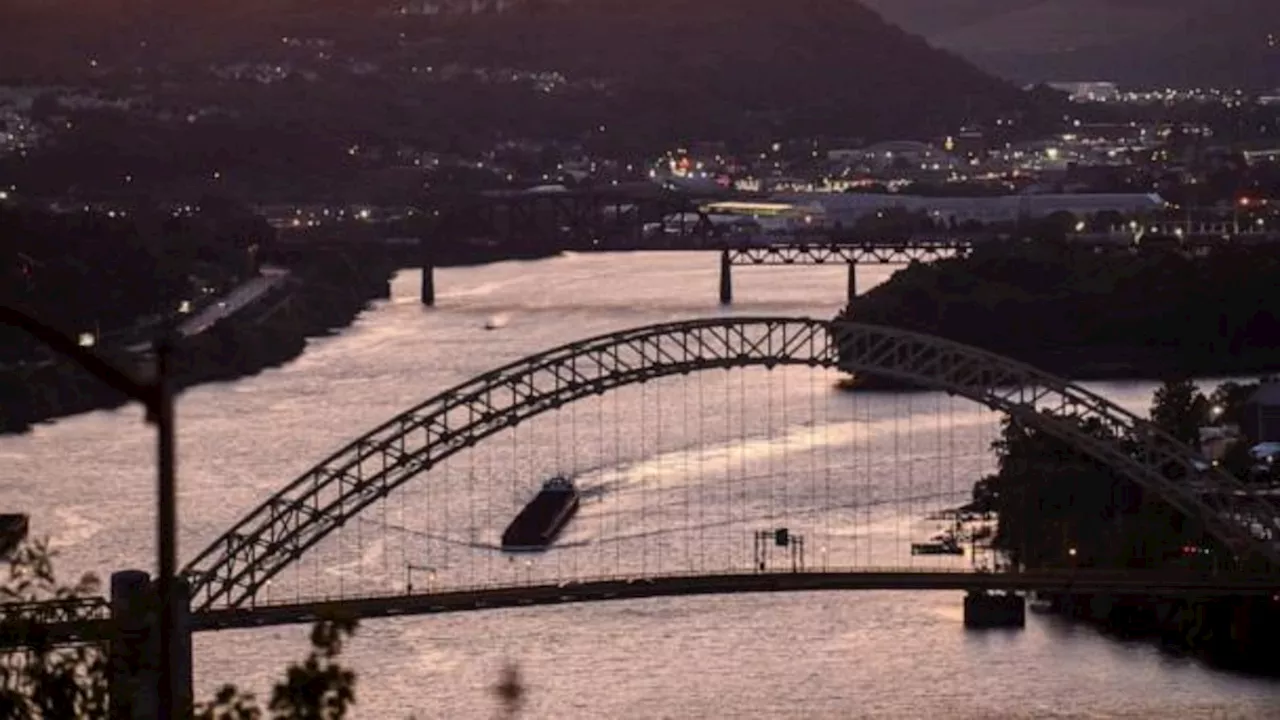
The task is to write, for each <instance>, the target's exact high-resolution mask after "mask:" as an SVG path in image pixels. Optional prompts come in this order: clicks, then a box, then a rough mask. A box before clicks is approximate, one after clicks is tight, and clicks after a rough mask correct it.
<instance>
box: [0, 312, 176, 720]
mask: <svg viewBox="0 0 1280 720" xmlns="http://www.w3.org/2000/svg"><path fill="white" fill-rule="evenodd" d="M0 323H3V324H5V325H9V326H12V327H16V328H18V329H20V330H22V331H24V332H26V333H27V334H28V335H30V336H32V337H34V338H35V339H36V340H39V341H40V342H42V343H44V345H46V346H47V347H48V348H49V349H51V350H53V351H54V352H57V353H58V354H60V355H63V356H65V357H67V358H70V359H71V360H73V361H75V363H76V364H77V365H79V366H80V367H82V368H84V369H85V370H87V371H88V372H90V373H91V374H92V375H93V376H94V377H96V378H98V379H99V380H101V381H102V382H103V383H105V384H106V385H108V386H110V387H112V388H114V389H116V390H119V391H120V392H122V393H124V394H126V395H128V396H129V397H131V398H133V399H134V400H137V401H138V402H140V403H142V404H143V406H145V407H146V409H147V422H149V423H151V424H153V425H155V426H156V432H157V463H156V464H157V485H158V496H159V497H158V502H157V504H158V508H157V510H158V517H157V518H156V535H157V538H156V545H157V562H156V565H157V573H158V574H159V578H158V580H157V585H158V586H159V589H158V595H159V598H160V622H159V626H160V632H159V635H160V637H159V640H160V643H159V644H160V668H159V670H160V672H159V683H160V687H159V691H160V692H159V697H160V717H162V718H175V719H176V718H179V717H183V716H184V715H185V712H184V711H183V710H182V708H179V707H178V700H179V698H181V697H182V693H181V692H179V690H178V688H177V686H176V680H177V678H178V674H177V673H175V672H174V660H175V659H176V654H175V648H174V640H175V639H176V635H177V632H176V631H177V628H176V625H177V622H176V620H177V609H178V608H177V603H176V602H174V589H175V588H174V580H175V577H176V574H177V555H178V540H177V514H178V513H177V493H176V487H175V480H174V478H175V475H176V460H175V453H174V413H173V388H172V385H171V383H170V381H169V377H168V376H169V371H170V363H171V361H172V354H173V343H172V342H171V341H170V340H169V339H168V338H167V337H164V338H162V339H161V340H159V341H158V342H157V343H156V377H155V379H154V380H153V381H152V382H150V383H146V382H143V381H141V380H138V379H137V378H134V377H132V376H131V375H130V374H129V373H126V372H125V371H124V370H121V369H120V368H117V367H116V366H114V365H112V364H111V363H109V362H107V361H106V360H104V359H103V358H101V357H99V356H98V355H97V354H96V353H94V352H93V351H92V350H91V349H89V348H88V347H82V346H81V344H80V343H79V342H77V341H76V340H75V339H73V338H71V337H70V336H68V335H66V334H64V333H62V332H59V331H58V330H56V329H54V328H52V327H50V326H48V325H46V324H44V323H43V322H41V321H39V320H37V319H36V318H35V316H34V315H32V314H31V313H28V312H25V311H23V310H21V309H19V308H16V307H13V306H11V305H0Z"/></svg>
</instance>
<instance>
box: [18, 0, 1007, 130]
mask: <svg viewBox="0 0 1280 720" xmlns="http://www.w3.org/2000/svg"><path fill="white" fill-rule="evenodd" d="M24 2H26V3H27V5H26V10H25V11H24V12H22V13H17V14H14V15H12V16H11V20H13V22H11V23H9V24H8V25H7V27H6V28H5V29H0V67H4V68H5V69H6V71H7V72H8V73H9V74H10V75H13V76H17V77H18V78H19V79H24V80H26V79H27V78H26V77H23V75H24V72H26V73H28V74H31V73H34V74H35V75H37V76H39V77H40V78H41V79H48V78H49V77H55V76H56V77H57V78H59V79H66V78H68V77H70V78H72V79H74V78H76V77H77V76H80V77H92V76H94V72H91V71H90V70H88V69H87V68H89V63H87V62H86V58H93V59H95V60H96V61H97V65H95V67H112V68H115V70H116V72H117V75H118V76H120V77H123V76H124V75H125V68H127V67H130V66H142V67H144V68H145V67H158V66H160V65H164V66H166V67H168V68H171V69H172V68H175V67H180V68H186V70H185V71H184V72H187V73H197V74H198V73H205V72H207V71H206V70H205V68H207V67H208V65H209V64H211V63H215V62H231V61H237V62H238V61H250V62H253V61H271V62H277V60H275V59H274V58H276V57H279V56H280V54H281V53H282V52H283V50H282V45H281V38H282V37H285V36H294V37H297V36H300V35H301V36H304V37H325V38H329V39H331V40H333V41H334V42H335V45H334V51H333V53H332V56H333V58H334V60H333V61H332V62H333V63H334V64H335V67H334V68H329V69H326V68H324V67H313V69H314V70H315V72H317V73H318V74H319V76H320V77H321V80H320V81H318V82H316V83H314V84H313V86H312V88H313V91H309V92H308V93H305V95H307V96H309V97H316V98H318V97H323V96H325V95H328V96H329V101H330V105H332V102H331V101H332V98H333V95H334V91H335V88H340V89H341V90H342V92H347V90H346V89H345V86H343V82H344V80H343V77H345V76H349V73H347V71H346V70H345V69H344V68H345V67H346V66H347V65H349V63H350V62H352V61H356V60H359V61H367V62H370V63H372V64H374V65H376V66H377V67H378V68H379V71H378V72H379V75H380V77H379V78H378V79H377V80H373V79H366V80H362V81H361V86H362V87H361V93H362V95H363V96H367V95H369V94H371V93H374V92H384V93H386V92H391V93H394V94H395V96H396V99H397V100H398V101H401V102H403V101H408V100H414V101H416V102H417V103H418V104H421V105H433V106H434V107H435V108H436V112H437V116H433V118H432V119H431V121H432V122H437V123H438V122H439V119H438V113H439V108H440V102H441V98H443V99H444V102H446V103H447V104H448V105H449V107H448V112H449V114H451V115H453V116H455V117H459V118H461V117H466V118H467V123H466V124H467V129H473V128H474V129H478V128H487V127H492V128H496V129H499V130H500V132H501V133H504V134H531V133H533V131H534V128H536V129H538V131H542V132H545V130H546V128H547V127H556V128H560V129H562V130H563V131H564V132H565V133H566V134H570V135H578V134H581V133H584V132H588V131H589V129H592V128H598V127H599V126H601V125H604V126H606V127H612V128H616V130H617V132H618V133H622V134H626V135H627V136H628V137H633V138H635V143H636V144H638V145H650V146H652V145H653V144H655V143H667V142H670V141H673V140H680V139H697V138H710V137H714V138H723V139H734V138H743V139H751V140H753V141H757V140H768V139H777V138H778V137H779V136H797V135H809V134H839V135H863V136H868V137H893V136H928V135H932V134H937V133H943V132H946V131H949V130H953V129H954V128H955V127H957V126H958V125H960V124H961V123H964V122H966V121H971V120H979V121H981V120H984V119H990V118H993V117H995V116H1000V115H1011V114H1022V113H1025V112H1028V111H1029V109H1030V108H1029V107H1028V101H1027V98H1026V97H1025V96H1024V95H1023V94H1022V93H1021V92H1020V91H1018V90H1017V89H1016V88H1015V87H1013V86H1012V85H1009V84H1006V83H1005V82H1003V81H998V80H996V79H994V78H992V77H990V76H988V75H987V74H985V73H983V72H982V71H980V70H978V69H977V68H976V67H974V66H973V65H971V64H970V63H968V62H967V61H964V60H961V59H959V58H958V57H956V56H953V55H951V54H948V53H945V52H941V51H938V50H935V49H933V48H931V47H930V46H929V45H927V44H926V43H925V42H924V41H923V40H922V39H920V38H919V37H916V36H913V35H910V34H908V33H906V32H903V31H901V30H899V29H898V28H896V27H894V26H892V25H889V24H888V23H886V22H885V21H884V20H882V19H881V18H880V17H879V16H878V15H877V14H876V13H874V12H872V11H870V10H868V9H867V8H865V7H864V6H862V5H861V4H858V3H854V2H849V0H790V1H789V2H785V3H783V2H777V1H776V0H736V1H735V2H706V0H647V1H646V2H638V1H637V0H523V1H522V2H518V3H514V4H513V5H511V6H510V7H507V8H506V9H505V11H503V12H497V11H493V10H490V11H486V12H482V13H478V14H446V15H421V14H417V15H415V14H407V15H402V14H399V13H398V11H397V7H399V6H398V5H397V4H388V3H379V2H359V1H358V0H275V1H274V2H263V3H252V2H250V1H249V0H232V1H231V2H227V3H221V4H218V5H216V6H215V5H213V4H211V3H210V2H196V3H190V4H164V3H159V2H155V1H154V0H95V1H94V2H90V3H88V4H86V5H83V6H78V7H80V8H81V9H80V10H79V13H80V14H79V19H78V20H77V22H75V23H66V22H65V20H63V19H62V17H64V16H65V12H66V8H65V4H66V3H67V2H69V0H44V2H40V1H39V0H24ZM418 5H419V6H420V5H421V3H419V4H418ZM58 8H62V10H60V11H59V10H58ZM91 29H92V30H91ZM55 48H56V49H55ZM310 62H312V64H313V66H314V61H310ZM444 66H454V67H456V66H462V67H464V68H481V69H489V70H498V69H501V68H514V69H520V70H536V71H556V72H559V73H561V74H562V75H563V76H565V77H567V78H568V80H569V84H570V85H572V86H574V87H575V88H577V89H576V90H574V91H573V92H563V93H558V94H555V93H538V94H534V95H533V96H532V97H530V96H529V95H528V94H527V93H524V94H522V92H521V90H520V89H519V88H511V89H508V90H501V91H498V90H491V89H487V90H485V91H484V92H483V95H484V97H483V98H482V99H479V98H478V95H477V93H475V92H473V91H472V90H471V89H469V88H463V87H462V86H461V85H457V86H451V87H450V88H449V89H448V91H447V92H446V91H445V90H442V89H441V88H440V86H438V85H437V86H434V87H432V88H424V89H422V90H421V94H419V91H418V89H417V87H418V85H413V84H407V83H419V84H420V83H421V82H422V81H421V79H420V78H408V77H405V76H406V75H409V74H410V69H411V68H418V67H444ZM96 72H97V74H98V75H101V74H102V71H96ZM415 72H416V71H415ZM344 73H346V75H344ZM464 74H465V73H464ZM128 77H130V78H133V77H134V75H132V74H130V75H129V76H128ZM128 82H130V83H131V84H132V83H135V82H136V81H135V80H133V79H130V80H128ZM584 87H586V88H594V89H592V90H590V91H587V90H583V88H584ZM377 88H382V89H381V90H377ZM503 93H505V95H504V94H503ZM340 94H341V93H339V95H340ZM469 98H470V99H469ZM503 98H505V100H503ZM471 100H474V101H475V102H471ZM267 102H268V104H270V102H271V101H269V100H268V101H267ZM370 102H372V104H369V103H370ZM468 103H471V104H468ZM254 105H255V111H261V109H262V106H261V102H260V100H255V102H254ZM361 106H362V107H367V108H368V110H369V112H370V113H373V112H374V111H375V110H376V109H377V108H378V107H379V106H380V103H378V102H377V101H376V100H366V99H364V98H362V104H361ZM513 107H519V108H520V109H521V112H520V113H513V112H512V108H513ZM317 112H322V113H332V112H333V111H332V110H331V109H324V108H322V109H318V110H317ZM397 113H398V114H397V117H396V118H395V120H396V121H397V122H404V123H408V124H413V123H414V122H415V121H414V119H413V118H411V117H404V116H403V111H402V110H398V111H397ZM425 120H426V118H424V121H425ZM337 122H338V124H339V125H340V124H341V120H338V121H337ZM331 128H332V129H336V130H338V131H339V132H341V131H342V128H341V127H340V126H339V127H336V128H334V127H332V126H331Z"/></svg>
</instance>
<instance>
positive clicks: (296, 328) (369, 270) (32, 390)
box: [0, 251, 396, 434]
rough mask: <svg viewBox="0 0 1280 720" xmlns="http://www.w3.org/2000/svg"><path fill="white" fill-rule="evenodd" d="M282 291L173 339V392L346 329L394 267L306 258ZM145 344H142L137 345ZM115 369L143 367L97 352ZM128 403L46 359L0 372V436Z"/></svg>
mask: <svg viewBox="0 0 1280 720" xmlns="http://www.w3.org/2000/svg"><path fill="white" fill-rule="evenodd" d="M290 269H291V276H290V278H289V280H288V282H286V283H285V284H284V285H283V286H282V287H280V288H278V289H276V290H275V291H273V292H271V293H269V294H267V295H266V296H264V297H262V298H260V299H259V300H258V301H257V302H255V303H254V304H253V305H251V306H250V307H247V308H245V309H244V310H242V311H240V312H238V313H236V314H235V315H233V316H232V317H231V318H229V319H227V320H223V321H221V322H219V323H218V324H216V325H214V326H213V327H212V328H209V329H208V330H206V331H205V332H202V333H200V334H198V335H194V336H190V337H186V338H183V339H181V341H180V342H178V343H177V345H176V348H175V353H174V358H173V381H174V383H175V385H176V386H177V387H178V388H180V389H181V388H187V387H192V386H195V385H198V384H202V383H209V382H222V381H228V380H235V379H238V378H241V377H244V376H247V375H253V374H256V373H258V372H261V371H262V370H265V369H267V368H271V367H278V366H280V365H283V364H285V363H287V362H289V361H291V360H294V359H295V358H297V357H298V356H299V355H301V354H302V353H303V351H304V350H305V349H306V345H307V340H308V338H313V337H323V336H325V335H328V334H330V333H332V332H334V331H336V330H339V329H341V328H344V327H346V326H348V325H349V324H350V323H351V321H352V320H354V319H355V318H356V316H357V315H359V314H360V313H361V312H363V311H364V310H365V308H367V307H368V305H369V303H370V301H372V300H374V299H376V298H385V297H386V296H387V292H388V288H389V282H390V280H391V276H392V274H393V273H394V272H395V269H396V268H395V264H394V263H391V262H383V261H379V260H376V259H370V258H358V257H355V256H353V255H350V254H347V253H344V252H335V251H326V252H318V251H313V252H309V253H306V254H305V255H304V256H303V257H300V258H295V259H294V261H293V262H291V263H290ZM140 339H141V340H143V341H146V340H148V339H150V338H147V337H145V336H143V337H141V338H140ZM101 354H103V355H105V356H106V357H107V358H108V359H109V360H111V361H113V362H114V363H115V364H116V365H118V366H122V367H126V368H133V369H136V370H138V371H140V372H143V373H145V372H148V371H149V369H150V368H151V367H152V363H151V360H150V359H149V358H147V357H145V356H143V355H138V354H133V353H129V352H126V351H125V350H124V349H122V348H119V347H116V348H106V349H104V350H103V351H102V353H101ZM127 402H129V399H128V398H127V397H125V396H124V395H123V394H121V393H119V392H117V391H115V390H112V389H111V388H108V387H106V386H105V385H103V384H102V382H101V381H99V380H98V379H96V378H94V377H93V376H92V375H90V374H89V373H87V372H85V371H84V370H83V369H81V368H80V367H78V366H76V365H75V364H73V363H71V362H68V361H66V360H62V359H57V358H54V359H51V360H50V361H46V362H42V363H40V364H38V365H30V364H26V365H20V366H13V367H8V368H0V434H4V433H11V432H25V431H26V430H27V429H29V428H30V427H31V425H33V424H35V423H39V422H44V421H47V420H51V419H54V418H58V417H64V416H67V415H72V414H76V413H81V412H88V411H90V410H99V409H108V408H115V407H120V406H121V405H124V404H125V403H127Z"/></svg>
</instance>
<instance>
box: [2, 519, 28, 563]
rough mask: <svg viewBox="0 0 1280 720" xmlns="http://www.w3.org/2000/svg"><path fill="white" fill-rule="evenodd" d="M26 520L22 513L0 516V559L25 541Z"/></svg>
mask: <svg viewBox="0 0 1280 720" xmlns="http://www.w3.org/2000/svg"><path fill="white" fill-rule="evenodd" d="M28 522H29V521H28V518H27V516H26V515H24V514H22V513H11V514H3V515H0V558H6V557H8V556H9V553H11V552H13V551H14V550H16V549H17V548H18V546H19V545H21V544H22V542H23V541H24V540H26V539H27V528H28Z"/></svg>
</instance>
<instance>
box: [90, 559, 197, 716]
mask: <svg viewBox="0 0 1280 720" xmlns="http://www.w3.org/2000/svg"><path fill="white" fill-rule="evenodd" d="M174 599H175V600H176V601H177V606H178V627H177V628H176V630H177V632H176V634H175V637H174V640H173V642H174V645H175V648H174V650H175V652H174V656H173V658H174V662H175V663H177V667H175V668H174V673H173V677H174V683H175V685H177V687H176V688H175V694H176V696H177V698H178V702H179V707H191V703H192V697H193V694H192V662H191V616H190V608H191V601H190V589H189V588H188V586H187V584H186V582H185V581H182V580H178V581H176V586H175V598H174ZM159 610H160V596H159V593H158V592H157V591H156V585H155V583H154V582H152V580H151V576H150V575H149V574H147V573H146V572H144V571H142V570H123V571H121V572H117V573H113V574H112V575H111V620H112V622H113V623H114V624H115V630H116V636H115V638H114V639H113V640H112V641H111V643H110V647H109V649H108V651H107V667H108V680H107V682H108V688H109V693H110V712H111V717H112V718H123V719H126V720H157V719H158V718H161V717H163V713H162V711H161V708H160V695H159V684H160V668H159V664H158V662H157V660H158V658H159V656H160V647H159V643H160V627H159V617H160V613H159Z"/></svg>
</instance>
